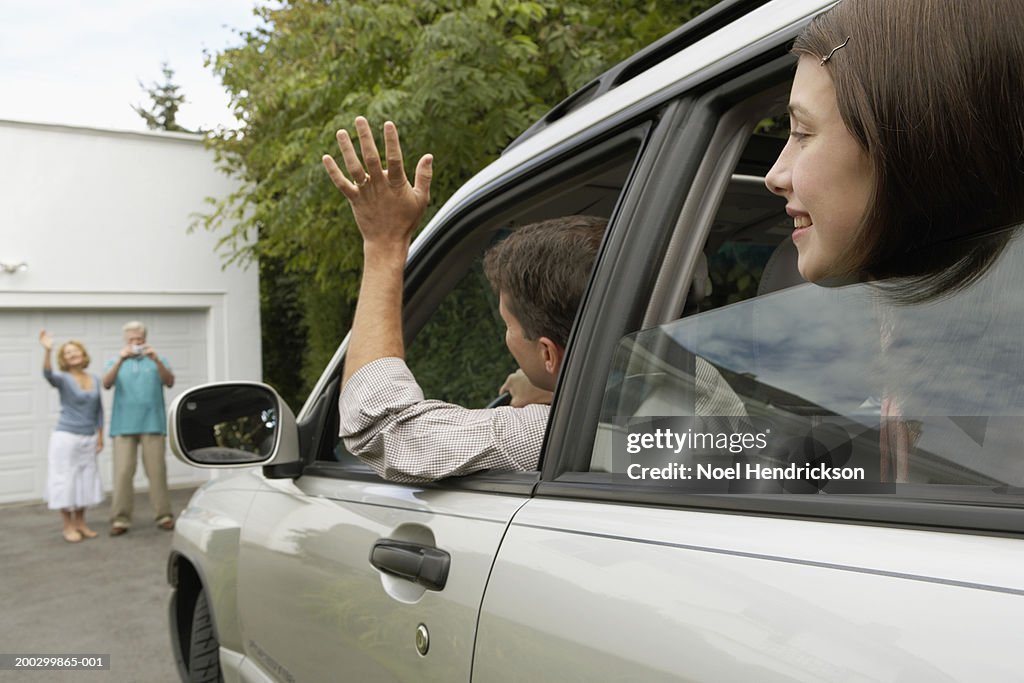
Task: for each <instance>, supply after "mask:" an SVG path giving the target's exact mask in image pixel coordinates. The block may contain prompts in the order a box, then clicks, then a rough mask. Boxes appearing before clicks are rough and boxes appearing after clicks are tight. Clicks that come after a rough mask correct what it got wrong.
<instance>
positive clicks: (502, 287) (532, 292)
mask: <svg viewBox="0 0 1024 683" xmlns="http://www.w3.org/2000/svg"><path fill="white" fill-rule="evenodd" d="M607 223H608V222H607V220H606V219H604V218H596V217H594V216H565V217H562V218H553V219H550V220H546V221H542V222H540V223H533V224H531V225H526V226H523V227H522V228H519V229H518V230H516V231H515V232H513V233H512V234H511V235H509V236H508V237H507V238H506V239H504V240H503V241H501V242H499V243H498V244H497V245H495V246H494V247H493V248H491V249H490V250H489V251H488V252H487V254H486V256H485V257H484V273H485V274H486V275H487V279H488V280H489V281H490V283H491V286H492V287H493V288H494V290H495V291H496V292H497V293H498V296H499V304H500V306H499V311H500V313H501V317H502V319H504V321H505V325H506V327H507V328H508V329H507V332H506V334H505V343H506V344H507V345H508V349H509V351H510V352H511V353H512V356H513V357H514V358H515V359H516V362H518V363H519V367H521V368H522V369H523V372H525V373H526V376H527V377H528V378H529V379H530V381H531V382H532V383H533V384H534V385H535V386H538V387H540V388H542V389H548V390H551V389H553V388H554V385H555V380H556V379H557V377H558V370H559V368H560V367H561V364H562V358H563V357H564V355H565V345H566V342H567V341H568V339H569V332H570V331H571V329H572V323H573V319H574V318H575V317H576V309H578V308H579V305H580V301H581V300H582V298H583V292H584V290H585V289H586V287H587V282H588V281H589V279H590V271H591V269H592V268H593V266H594V259H595V258H596V257H597V250H598V247H600V245H601V238H602V237H603V235H604V230H605V227H606V226H607Z"/></svg>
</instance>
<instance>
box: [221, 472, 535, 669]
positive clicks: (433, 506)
mask: <svg viewBox="0 0 1024 683" xmlns="http://www.w3.org/2000/svg"><path fill="white" fill-rule="evenodd" d="M524 500H525V499H524V498H522V497H517V496H505V495H492V494H483V493H474V492H462V491H440V490H429V489H416V488H415V487H408V486H399V485H393V484H386V483H381V482H350V481H344V480H340V479H329V478H321V477H302V478H300V479H299V480H298V481H297V482H292V481H289V480H278V481H273V482H269V483H268V486H267V487H266V488H265V489H263V490H262V491H261V492H260V493H259V494H257V496H256V498H255V500H254V503H253V506H252V511H251V513H250V516H249V518H248V520H247V523H246V526H245V528H244V529H243V532H242V546H241V552H240V557H239V566H238V586H239V619H240V621H241V623H242V625H243V629H244V632H245V651H246V654H247V656H248V658H249V660H250V661H253V662H257V663H259V664H260V666H261V668H263V669H264V670H265V671H269V672H274V671H276V672H279V673H278V677H282V678H288V677H293V678H294V679H295V680H316V681H320V680H335V679H336V678H337V677H341V676H342V675H343V676H344V677H348V678H350V679H351V680H374V681H390V680H394V681H399V680H402V681H411V680H443V681H458V680H469V674H470V666H471V662H472V654H473V643H474V637H475V625H476V617H477V611H478V609H479V606H480V602H481V600H482V597H483V592H484V588H485V586H486V582H487V576H488V574H489V572H490V569H491V564H492V562H493V560H494V556H495V555H496V554H497V550H498V546H499V544H500V542H501V538H502V536H503V535H504V533H505V529H506V528H507V525H508V522H509V520H510V519H511V518H512V516H513V515H514V514H515V511H516V510H517V509H518V508H519V507H520V506H521V505H522V503H523V501H524ZM379 539H394V540H400V541H408V542H418V543H422V544H425V545H430V546H435V547H437V548H440V549H442V550H444V551H446V552H448V553H449V554H450V556H451V569H450V572H449V575H448V581H447V584H446V585H445V587H444V589H443V590H441V591H431V590H427V589H425V588H423V587H421V586H417V585H416V584H413V583H411V582H410V581H407V580H405V579H401V578H398V577H394V576H389V575H385V574H383V573H381V572H380V571H378V570H377V569H375V568H374V567H373V566H371V565H370V563H369V561H368V558H369V556H370V552H371V548H372V546H373V544H374V542H375V541H377V540H379ZM420 624H423V625H425V626H426V627H427V629H428V630H429V635H430V649H429V653H428V656H425V657H424V656H421V655H420V654H419V653H418V651H417V649H416V633H417V628H418V627H419V625H420Z"/></svg>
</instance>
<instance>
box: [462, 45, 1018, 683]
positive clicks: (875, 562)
mask: <svg viewBox="0 0 1024 683" xmlns="http://www.w3.org/2000/svg"><path fill="white" fill-rule="evenodd" d="M795 31H796V27H795V26H794V27H793V28H792V29H791V31H790V32H789V33H788V34H784V35H779V36H777V37H776V42H773V41H769V43H768V44H762V45H759V46H754V47H751V48H748V49H747V50H746V51H741V52H740V53H738V54H734V55H733V56H732V59H734V60H735V61H734V62H731V63H730V64H728V66H729V67H730V68H731V69H732V70H731V72H730V73H731V76H730V77H729V78H726V79H719V80H717V81H713V83H714V85H713V86H712V87H702V86H701V85H700V84H699V83H698V84H696V85H695V86H694V89H693V90H692V91H690V92H689V93H686V94H684V97H683V99H682V100H680V101H679V107H680V109H681V110H684V111H686V112H687V114H688V115H686V116H680V117H678V118H672V117H665V118H664V119H663V120H662V121H661V122H660V124H659V127H658V129H657V130H655V131H654V132H653V133H652V137H657V138H662V137H664V139H666V140H668V141H669V142H668V143H666V144H665V145H664V147H663V148H662V154H660V155H659V158H658V161H657V162H655V169H656V170H655V172H654V173H653V174H652V176H651V177H652V178H653V179H654V180H653V181H652V182H651V183H649V184H647V185H646V186H645V187H643V188H639V187H633V188H632V189H631V192H630V194H629V195H628V196H627V197H625V198H624V200H623V207H624V208H623V211H622V212H621V213H620V216H619V222H618V225H617V232H616V233H615V236H614V239H615V240H616V241H615V242H613V243H612V244H610V245H609V248H610V249H615V253H616V255H617V259H616V260H615V262H610V261H602V263H601V265H600V267H599V268H598V271H597V273H596V274H595V284H594V287H593V288H592V290H591V292H590V294H589V298H588V302H587V305H586V306H585V308H584V314H583V317H582V319H581V320H580V322H579V324H578V325H577V328H576V336H575V338H574V341H573V346H572V348H571V351H570V359H569V364H568V366H567V370H566V373H565V374H564V376H563V378H562V383H561V384H560V387H559V395H558V397H557V403H556V409H555V411H554V413H553V415H552V422H551V426H550V428H549V435H548V441H547V443H546V453H545V460H544V468H543V473H542V480H541V482H540V483H539V484H538V486H537V490H536V495H535V497H534V498H532V499H531V500H529V501H528V502H527V503H526V504H525V505H524V506H523V507H522V508H521V509H520V511H519V512H517V514H516V516H515V518H514V519H513V521H512V524H511V525H510V526H509V529H508V531H507V533H506V535H505V538H504V540H503V542H502V544H501V548H500V550H499V553H498V557H497V559H496V561H495V565H494V568H493V570H492V573H491V578H490V581H489V582H488V585H487V592H486V595H485V598H484V603H483V606H482V608H481V614H480V620H479V629H478V636H477V649H476V655H475V660H474V669H473V680H474V681H512V680H516V681H519V680H530V679H542V680H554V679H557V680H559V681H593V680H602V681H635V680H643V681H792V680H801V681H869V680H872V681H873V680H893V681H896V680H899V681H974V680H985V681H1012V680H1019V676H1020V673H1019V670H1018V667H1017V666H1016V665H1015V662H1016V660H1017V659H1018V657H1017V653H1018V652H1019V651H1020V648H1021V646H1022V645H1024V639H1022V636H1021V632H1020V629H1019V628H1017V627H1016V623H1017V622H1018V621H1019V618H1020V615H1021V614H1024V579H1022V574H1021V572H1020V567H1021V563H1022V562H1024V536H1022V533H1021V530H1022V529H1024V494H1022V492H1024V469H1022V468H1021V466H1020V463H1021V454H1022V452H1024V443H1022V440H1021V432H1020V424H1021V423H1022V422H1021V417H1020V416H1021V415H1024V400H1022V396H1021V390H1020V387H1021V381H1020V380H1021V370H1020V368H1021V367H1024V362H1022V358H1021V357H1020V353H1019V348H1020V345H1019V339H1020V336H1021V333H1022V332H1024V330H1022V329H1021V326H1022V324H1024V322H1022V321H1024V310H1022V306H1021V303H1020V302H1021V301H1022V300H1024V291H1022V287H1024V284H1022V283H1024V277H1021V273H1024V253H1022V251H1021V248H1020V247H1019V246H1016V245H1017V244H1018V242H1019V240H1016V241H1015V240H1010V241H1008V242H1007V243H1006V244H997V245H996V247H998V249H996V250H995V251H996V253H997V254H998V257H997V258H996V259H995V260H994V261H993V263H992V264H990V265H988V266H987V267H986V268H983V269H981V270H982V272H981V275H980V276H979V279H978V280H977V281H975V282H973V284H971V285H970V286H965V287H964V288H963V289H961V290H955V291H949V292H941V293H939V294H938V295H936V296H934V297H931V296H929V297H926V298H925V299H924V300H923V301H921V302H918V304H916V305H910V304H908V303H906V302H900V301H896V300H890V299H886V298H885V297H884V296H881V295H880V294H879V292H880V291H883V290H884V288H881V286H882V285H883V284H884V283H859V284H853V285H851V286H849V287H844V288H826V287H818V286H816V285H811V284H799V283H800V282H801V281H800V279H799V276H798V273H795V261H793V254H792V244H791V243H790V244H788V245H787V243H786V242H787V235H788V233H789V232H791V230H792V221H791V220H789V219H788V217H787V216H786V215H785V213H784V211H783V204H784V202H779V201H777V198H775V197H773V196H771V195H770V194H768V193H767V191H766V190H764V188H763V175H764V173H765V172H766V171H767V169H768V168H769V167H770V165H771V162H772V161H773V160H774V157H773V154H774V153H777V150H778V149H779V148H781V142H782V141H781V140H774V141H773V136H774V135H775V134H776V132H777V130H778V129H779V126H778V122H779V121H778V118H777V117H778V115H779V114H780V113H781V111H782V109H783V108H784V106H785V102H786V94H787V92H788V80H789V78H791V74H792V63H791V62H788V61H786V60H787V59H788V58H785V57H783V56H782V55H783V54H784V52H785V45H786V41H787V40H788V39H791V38H792V36H793V35H795ZM723 68H725V67H724V66H723ZM737 74H738V75H737ZM752 131H754V134H753V135H752V134H751V132H752ZM773 150H774V152H773ZM759 183H760V185H761V186H760V189H759V187H758V185H759ZM673 188H674V189H673ZM675 197H680V198H681V199H679V200H678V201H676V200H675ZM682 198H685V201H684V200H683V199H682ZM653 233H658V234H657V235H655V234H653ZM619 241H621V243H620V242H619ZM652 270H653V271H654V272H653V274H652ZM709 283H710V287H709V286H708V284H709ZM901 291H906V290H905V288H904V289H903V290H901ZM597 302H599V305H598V303H597ZM979 330H984V331H985V332H984V334H980V333H979ZM894 340H895V341H894ZM883 348H884V349H885V351H884V352H883ZM893 392H905V395H907V396H913V397H915V398H916V399H918V403H917V412H916V413H910V412H907V413H905V414H904V415H903V416H902V417H901V419H899V420H895V421H894V420H887V419H883V416H882V415H881V410H880V404H881V403H882V401H883V400H884V399H885V397H886V396H891V395H892V394H893ZM567 397H571V400H566V399H567ZM925 398H926V399H927V400H924V399H925ZM908 405H913V404H912V403H908ZM894 429H902V430H905V432H904V434H903V436H904V437H905V438H906V440H908V441H909V442H910V443H912V444H913V446H914V447H913V449H911V450H912V452H911V453H908V454H907V456H906V457H908V458H909V464H908V465H907V474H906V478H905V480H902V481H899V482H898V483H897V482H894V481H891V480H890V479H888V478H887V475H886V474H884V472H885V471H886V469H887V464H886V463H887V461H886V459H885V456H884V453H883V452H882V450H881V449H882V447H881V446H880V443H881V441H882V440H883V437H885V436H887V435H889V433H890V432H891V431H892V430H894ZM907 432H909V434H908V433H907ZM705 434H707V435H710V436H711V439H710V442H709V443H710V445H709V443H708V442H704V441H703V436H702V435H705ZM694 435H697V436H698V437H700V438H701V439H702V440H701V441H699V442H698V441H696V440H695V439H696V438H697V437H695V436H694ZM684 437H685V438H686V439H687V440H686V441H685V442H684ZM721 437H724V440H722V439H721ZM670 438H671V439H673V440H672V441H669V439H670ZM762 442H763V446H762ZM734 445H736V446H737V450H733V446H734ZM893 457H896V456H893ZM750 468H753V471H755V472H761V471H762V470H763V471H765V472H767V473H768V475H767V476H763V477H762V476H760V475H754V474H751V471H752V470H751V469H750ZM798 468H804V469H803V470H799V469H798ZM813 468H818V469H816V470H813V472H814V473H812V469H813ZM822 468H825V469H827V470H829V471H828V474H823V472H824V470H823V469H822Z"/></svg>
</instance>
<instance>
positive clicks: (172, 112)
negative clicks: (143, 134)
mask: <svg viewBox="0 0 1024 683" xmlns="http://www.w3.org/2000/svg"><path fill="white" fill-rule="evenodd" d="M160 69H161V71H163V74H164V82H163V83H152V84H150V86H149V87H148V88H147V87H146V86H145V85H144V84H143V83H142V81H139V87H140V88H142V89H143V90H144V91H145V92H146V94H147V95H148V96H149V99H150V106H149V108H148V109H147V108H144V107H143V106H142V105H141V104H133V105H132V109H134V110H135V113H136V114H138V115H139V116H141V117H142V118H143V119H144V120H145V121H146V126H147V127H148V128H149V129H150V130H171V131H177V132H179V133H192V132H195V131H190V130H188V129H186V128H184V127H182V126H181V125H179V124H178V122H177V116H178V109H179V108H180V107H181V105H183V104H184V103H185V95H184V94H182V93H180V92H179V90H181V88H180V87H179V86H177V85H175V84H174V70H173V69H171V67H170V66H169V65H168V64H167V62H163V63H162V64H161V65H160Z"/></svg>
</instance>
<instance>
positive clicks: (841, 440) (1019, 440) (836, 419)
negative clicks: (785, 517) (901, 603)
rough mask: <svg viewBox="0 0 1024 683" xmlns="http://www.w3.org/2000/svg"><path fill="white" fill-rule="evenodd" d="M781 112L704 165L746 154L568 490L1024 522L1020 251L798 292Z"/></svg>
mask: <svg viewBox="0 0 1024 683" xmlns="http://www.w3.org/2000/svg"><path fill="white" fill-rule="evenodd" d="M777 92H785V90H783V89H781V88H779V87H778V86H777V85H773V86H772V87H771V88H770V89H766V90H765V91H764V94H763V95H757V96H755V97H753V98H751V99H750V100H747V101H744V102H743V103H741V104H739V105H737V106H736V108H735V109H734V110H733V112H739V113H741V114H742V116H740V117H739V118H733V119H730V118H729V116H732V113H730V114H729V115H727V116H726V117H723V118H722V120H721V122H720V124H719V127H718V129H717V130H716V133H715V136H716V137H715V139H714V140H713V141H712V143H711V147H710V148H709V151H708V152H707V153H706V163H707V164H709V165H711V164H712V163H713V162H718V163H719V165H720V166H723V165H724V164H723V163H722V162H721V161H720V160H721V159H723V158H724V157H725V155H726V154H725V152H723V150H727V149H728V148H727V147H726V146H725V145H722V146H719V147H716V146H715V145H716V141H718V140H724V141H728V140H731V139H738V140H741V144H737V145H736V146H735V147H734V148H733V149H741V150H742V151H740V152H737V153H736V157H735V161H731V162H729V164H728V166H726V167H725V168H723V170H722V172H721V175H720V176H719V177H717V178H714V179H713V180H711V181H709V182H708V184H707V185H706V186H700V185H695V187H694V188H691V189H690V191H689V197H688V199H687V207H684V209H683V214H682V218H681V219H680V221H679V224H678V227H677V231H676V233H675V235H674V237H673V240H675V241H677V242H678V244H675V245H674V246H675V252H674V253H675V254H677V256H676V257H675V258H676V261H675V262H672V261H671V260H669V259H670V258H671V254H672V253H673V251H672V249H673V247H670V249H669V252H668V253H669V257H666V262H665V263H666V265H665V267H664V268H663V274H662V276H661V277H662V278H663V279H664V280H665V281H666V282H669V283H670V284H669V285H668V287H666V290H665V291H668V292H669V294H667V295H666V294H665V293H664V292H662V293H661V294H660V295H659V293H658V291H657V290H656V292H655V295H654V296H652V299H651V304H650V305H649V306H650V307H649V309H648V312H647V321H646V322H645V328H644V329H639V330H637V331H634V332H633V333H631V334H627V335H626V336H624V337H622V338H621V340H620V341H619V344H618V347H617V349H616V351H615V353H614V356H613V358H612V362H611V367H610V370H609V371H608V374H607V377H606V378H605V379H604V394H603V399H602V403H601V406H600V417H599V419H598V428H597V431H596V434H595V439H594V443H593V448H592V453H591V457H590V459H589V463H584V462H582V461H578V464H577V465H575V467H576V468H578V469H577V471H579V469H583V470H584V471H589V472H591V473H594V474H593V475H591V476H590V477H589V478H588V477H583V478H579V477H576V478H573V477H572V476H570V477H568V478H567V479H565V481H566V482H579V483H581V484H582V483H584V482H587V481H591V482H605V483H607V482H613V483H615V484H616V485H617V486H616V487H614V488H613V489H607V491H609V492H612V491H615V493H614V494H611V493H610V494H609V495H614V496H616V497H623V496H624V497H626V498H631V497H635V496H644V495H648V494H647V493H646V492H648V491H650V490H653V491H657V492H658V495H657V496H656V497H655V498H652V500H658V501H668V500H671V498H665V497H664V495H665V494H673V493H682V494H690V493H710V494H722V493H728V494H737V493H739V494H755V495H757V496H759V497H760V498H758V500H759V502H756V503H754V502H750V501H752V500H753V499H747V500H748V502H742V501H741V499H740V498H735V497H733V496H729V497H728V499H718V498H715V499H714V500H713V499H712V498H707V499H705V500H708V501H711V502H709V503H708V504H709V505H712V506H714V507H725V508H730V507H733V506H738V507H741V508H744V509H747V508H749V507H750V506H755V508H756V509H765V510H768V509H778V510H786V509H789V508H787V507H786V505H787V504H786V503H782V502H777V504H776V503H773V502H772V501H774V500H776V499H774V498H772V496H776V495H778V496H792V495H794V494H855V495H857V496H862V495H864V494H878V495H880V496H883V497H884V500H892V501H897V502H898V501H906V500H917V501H922V502H956V503H977V504H979V505H982V506H1003V505H1009V506H1015V507H1019V506H1020V505H1021V504H1022V503H1024V498H1022V494H1024V343H1022V341H1021V340H1022V339H1024V244H1022V242H1021V240H1020V238H1019V237H1018V235H1017V234H1016V232H1015V231H1012V230H1009V231H1003V232H1002V233H999V234H995V235H990V236H987V237H985V238H981V239H976V240H975V241H973V242H963V243H959V244H947V245H941V246H939V247H932V248H931V249H930V250H927V251H925V250H921V251H919V252H917V253H912V254H908V255H907V256H906V261H907V262H906V267H905V268H904V271H903V272H906V273H909V274H913V276H910V275H907V276H903V277H897V278H892V279H889V280H880V281H870V282H866V281H865V282H848V283H843V284H836V283H833V284H832V285H830V286H822V285H818V284H810V283H806V282H804V281H803V279H802V278H801V277H800V274H799V272H798V270H797V251H796V248H795V246H794V245H793V243H792V241H791V239H790V238H789V235H790V233H791V232H792V230H793V223H792V219H790V218H789V217H788V216H787V215H786V214H785V210H784V204H785V202H784V200H781V199H780V198H778V197H775V196H774V195H772V194H771V193H769V192H768V191H767V189H766V188H765V186H764V176H765V174H766V172H767V171H768V169H769V168H770V166H771V165H772V163H773V162H774V160H775V158H776V157H777V155H778V151H779V150H780V149H781V146H782V144H783V141H784V140H783V138H782V137H781V136H780V135H779V125H778V122H779V118H778V116H779V114H780V113H781V112H782V106H784V104H785V99H779V98H774V99H773V93H777ZM762 103H763V104H764V105H765V106H764V107H763V108H760V107H761V104H762ZM739 119H742V120H740V123H739V124H736V123H735V122H736V121H737V120H739ZM744 127H746V128H745V130H746V132H742V131H741V129H742V128H744ZM736 135H744V136H745V137H742V138H734V137H733V136H736ZM709 177H710V176H709ZM691 200H692V204H693V206H697V207H699V208H698V210H691V209H690V208H688V207H690V205H691ZM687 216H690V217H692V220H687V219H686V217H687ZM702 216H706V218H702ZM686 268H691V271H690V272H689V274H688V276H687V277H686V278H680V277H678V273H679V272H687V271H686V270H685V269H686ZM673 281H674V282H675V283H678V284H677V285H673V284H671V283H672V282H673ZM659 282H660V281H659ZM673 286H677V287H679V292H680V293H679V294H678V295H672V294H671V287H673ZM652 311H653V313H652ZM598 473H599V474H598ZM765 495H767V496H769V498H764V496H765ZM686 500H689V501H691V502H696V501H695V500H694V499H690V498H687V499H686ZM782 500H783V499H782V498H779V499H778V501H782ZM816 500H818V501H820V502H821V503H825V502H826V501H828V500H838V499H827V498H819V499H816ZM856 500H857V501H858V502H855V503H851V505H852V506H853V507H850V506H847V507H846V508H844V512H843V513H842V514H843V515H844V516H848V515H851V514H852V515H853V516H858V515H859V514H861V510H862V508H860V507H858V506H861V505H862V504H865V503H863V501H864V500H865V499H864V498H863V497H860V498H857V499H856ZM697 504H700V503H699V502H697ZM799 505H800V508H799V509H800V510H801V511H806V510H809V508H808V507H807V506H808V505H813V503H811V502H810V501H809V500H808V501H807V502H806V504H805V503H800V504H799ZM864 509H866V508H864ZM853 510H857V511H855V512H854V511H853ZM822 513H823V514H830V513H828V512H826V511H825V509H824V506H822ZM870 514H871V515H875V513H870ZM878 514H882V513H878ZM886 514H888V513H886ZM893 519H895V518H893ZM944 519H951V518H949V517H945V518H944ZM944 523H945V522H944Z"/></svg>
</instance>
